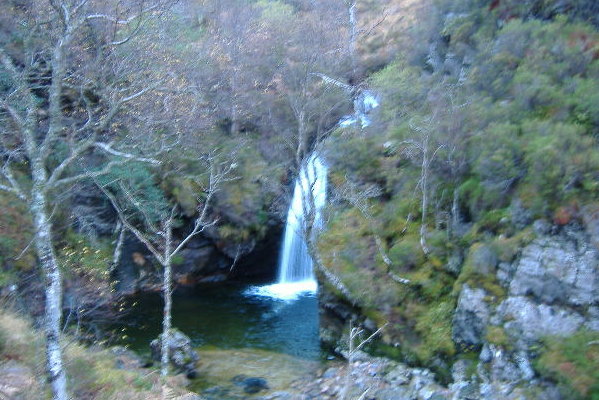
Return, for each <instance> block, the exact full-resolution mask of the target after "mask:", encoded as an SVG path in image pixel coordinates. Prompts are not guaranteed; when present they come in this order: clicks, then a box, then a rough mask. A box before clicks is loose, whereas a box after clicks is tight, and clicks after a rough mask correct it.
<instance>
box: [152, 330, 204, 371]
mask: <svg viewBox="0 0 599 400" xmlns="http://www.w3.org/2000/svg"><path fill="white" fill-rule="evenodd" d="M168 347H169V359H170V363H171V365H172V366H173V367H175V369H176V370H177V371H178V372H183V373H185V374H186V375H187V377H188V378H190V379H193V378H195V377H196V376H197V370H196V363H197V362H198V361H199V359H200V356H199V355H198V353H197V352H196V351H195V350H194V349H193V347H192V346H191V339H190V338H189V337H187V336H186V335H185V334H184V333H182V332H181V331H178V330H176V329H173V330H171V334H170V337H169V344H168ZM150 348H151V349H152V359H154V360H156V361H160V357H161V353H162V334H160V335H159V336H158V338H157V339H154V340H152V342H151V343H150Z"/></svg>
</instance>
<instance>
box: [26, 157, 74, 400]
mask: <svg viewBox="0 0 599 400" xmlns="http://www.w3.org/2000/svg"><path fill="white" fill-rule="evenodd" d="M36 164H39V163H36ZM32 170H33V171H32V172H33V180H34V183H33V188H32V190H31V205H30V208H31V212H32V214H33V222H34V226H35V232H36V233H35V248H36V251H37V256H38V258H39V262H40V264H41V266H42V270H43V272H44V277H45V281H46V282H45V291H46V308H45V316H44V331H45V334H46V368H47V370H48V382H49V384H50V386H51V388H52V398H53V400H68V398H69V397H68V395H67V380H66V375H65V372H64V368H63V362H62V349H61V347H60V322H61V318H62V278H61V274H60V268H59V267H58V263H57V261H56V255H55V254H54V248H53V246H52V224H51V222H50V219H49V218H48V213H47V209H46V207H47V204H46V194H45V192H44V190H43V186H44V184H45V181H46V179H45V178H46V177H45V175H46V172H45V169H44V168H43V164H41V165H35V164H34V165H33V168H32Z"/></svg>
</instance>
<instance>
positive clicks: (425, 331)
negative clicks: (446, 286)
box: [416, 301, 455, 361]
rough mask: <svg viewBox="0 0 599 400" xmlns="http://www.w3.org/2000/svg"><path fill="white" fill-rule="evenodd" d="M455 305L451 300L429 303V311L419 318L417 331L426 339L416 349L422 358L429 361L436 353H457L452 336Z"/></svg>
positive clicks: (446, 354) (447, 354) (449, 354)
mask: <svg viewBox="0 0 599 400" xmlns="http://www.w3.org/2000/svg"><path fill="white" fill-rule="evenodd" d="M454 307H455V304H454V303H453V302H451V301H443V302H440V303H437V304H432V305H428V306H427V311H426V312H425V313H423V314H422V315H421V316H420V317H419V318H418V319H417V322H416V331H417V332H419V333H420V334H421V335H422V338H423V340H424V342H423V343H422V345H420V346H418V348H417V350H416V352H417V354H418V356H419V357H420V359H421V360H423V361H428V360H429V359H430V358H432V357H433V356H436V355H445V356H451V355H453V354H454V353H455V347H454V344H453V340H452V338H451V326H452V324H451V321H452V318H453V309H454Z"/></svg>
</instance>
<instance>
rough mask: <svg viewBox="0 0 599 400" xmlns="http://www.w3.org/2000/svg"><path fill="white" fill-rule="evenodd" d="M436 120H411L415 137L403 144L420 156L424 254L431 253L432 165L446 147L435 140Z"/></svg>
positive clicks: (421, 236) (410, 151)
mask: <svg viewBox="0 0 599 400" xmlns="http://www.w3.org/2000/svg"><path fill="white" fill-rule="evenodd" d="M434 120H435V117H434V116H430V117H429V118H427V119H425V120H424V121H423V123H422V124H421V125H416V124H414V123H412V122H410V128H411V129H412V131H413V132H415V137H414V138H413V139H408V140H406V141H404V142H403V144H405V145H407V147H406V149H405V152H406V154H407V156H408V157H410V158H413V159H418V158H420V180H419V181H418V187H420V193H421V197H420V203H421V204H420V209H421V220H420V246H421V247H422V251H423V252H424V254H425V255H427V256H428V255H429V253H430V250H429V248H428V245H427V243H426V237H427V222H428V221H427V218H428V207H429V190H430V188H429V185H430V183H429V180H430V176H431V165H432V163H433V161H434V160H435V158H436V157H437V154H438V153H439V151H440V150H441V149H443V148H444V147H445V145H444V144H441V143H438V142H437V141H435V138H434V136H433V133H434V125H433V124H434Z"/></svg>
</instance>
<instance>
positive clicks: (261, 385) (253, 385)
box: [231, 375, 269, 394]
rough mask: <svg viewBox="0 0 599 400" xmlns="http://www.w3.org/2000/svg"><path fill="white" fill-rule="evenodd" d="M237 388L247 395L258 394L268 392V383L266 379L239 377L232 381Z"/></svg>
mask: <svg viewBox="0 0 599 400" xmlns="http://www.w3.org/2000/svg"><path fill="white" fill-rule="evenodd" d="M231 381H232V382H233V383H234V384H235V385H236V386H239V387H241V388H242V389H243V391H244V392H245V393H247V394H254V393H258V392H259V391H261V390H268V389H269V387H268V382H266V379H264V378H257V377H248V376H245V375H237V376H235V377H233V379H232V380H231Z"/></svg>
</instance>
